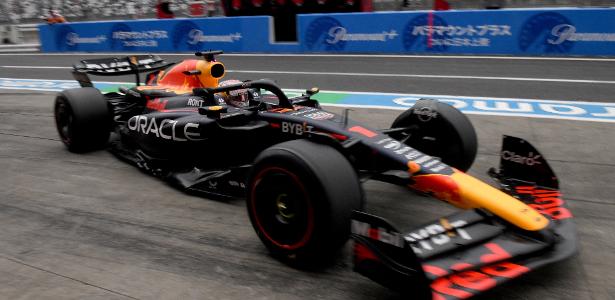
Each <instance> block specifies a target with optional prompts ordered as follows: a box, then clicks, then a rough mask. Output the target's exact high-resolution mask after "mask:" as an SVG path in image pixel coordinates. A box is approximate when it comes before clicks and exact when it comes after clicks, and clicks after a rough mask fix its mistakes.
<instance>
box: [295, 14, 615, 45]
mask: <svg viewBox="0 0 615 300" xmlns="http://www.w3.org/2000/svg"><path fill="white" fill-rule="evenodd" d="M298 21H299V22H298V26H299V34H300V40H301V46H302V50H303V51H305V52H355V53H359V52H366V53H427V54H428V53H441V54H512V55H615V9H612V8H604V9H551V10H546V9H545V10H543V9H541V10H538V9H531V10H530V9H528V10H520V9H515V10H468V11H420V12H390V13H356V14H312V15H301V16H300V17H299V20H298Z"/></svg>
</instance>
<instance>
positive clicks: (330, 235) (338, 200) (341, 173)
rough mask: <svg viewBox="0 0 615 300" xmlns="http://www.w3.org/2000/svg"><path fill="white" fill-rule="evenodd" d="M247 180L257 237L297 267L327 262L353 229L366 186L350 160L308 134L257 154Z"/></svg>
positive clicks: (250, 214) (278, 255) (252, 219)
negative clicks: (353, 221)
mask: <svg viewBox="0 0 615 300" xmlns="http://www.w3.org/2000/svg"><path fill="white" fill-rule="evenodd" d="M248 182H249V184H248V201H247V206H248V214H249V216H250V221H251V222H252V226H253V227H254V229H255V230H256V233H257V235H258V237H259V238H260V239H261V241H262V242H263V243H264V244H265V246H266V247H267V248H268V249H269V250H270V252H271V253H272V254H273V255H274V256H275V257H277V258H280V259H282V260H283V261H284V262H286V263H289V264H291V265H293V266H295V267H300V268H305V267H307V268H309V267H318V266H325V265H326V264H328V263H330V262H331V261H332V260H331V258H333V257H335V254H336V253H337V252H338V250H339V248H341V246H342V245H343V244H344V243H345V242H346V240H347V239H348V236H349V233H350V216H351V213H352V211H353V210H356V209H360V208H361V205H362V195H363V191H362V188H361V184H360V182H359V178H358V177H357V174H356V172H355V170H354V168H353V167H352V166H351V165H350V163H349V162H348V160H347V159H346V158H345V157H344V156H343V155H342V154H341V153H339V152H338V151H337V150H335V149H334V148H332V147H329V146H326V145H321V144H316V143H313V142H310V141H307V140H293V141H289V142H284V143H281V144H278V145H275V146H272V147H270V148H268V149H266V150H265V151H263V152H262V153H261V154H260V155H259V156H258V157H257V158H256V162H255V165H254V167H253V169H252V171H251V174H250V177H249V181H248Z"/></svg>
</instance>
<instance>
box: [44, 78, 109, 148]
mask: <svg viewBox="0 0 615 300" xmlns="http://www.w3.org/2000/svg"><path fill="white" fill-rule="evenodd" d="M54 116H55V122H56V128H57V129H58V134H59V135H60V139H61V140H62V142H63V143H64V145H66V147H67V148H68V150H69V151H71V152H85V151H90V150H97V149H101V148H103V147H104V146H105V145H106V143H107V141H108V140H109V133H110V124H111V113H110V112H109V107H108V104H107V101H106V100H105V98H104V97H103V95H102V94H101V93H100V91H98V90H97V89H95V88H78V89H69V90H64V91H62V92H60V93H59V94H58V95H57V97H56V101H55V105H54Z"/></svg>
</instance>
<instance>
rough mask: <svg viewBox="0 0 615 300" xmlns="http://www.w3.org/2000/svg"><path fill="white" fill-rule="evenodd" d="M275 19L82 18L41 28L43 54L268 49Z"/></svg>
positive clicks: (260, 17)
mask: <svg viewBox="0 0 615 300" xmlns="http://www.w3.org/2000/svg"><path fill="white" fill-rule="evenodd" d="M269 20H270V17H267V16H257V17H233V18H206V19H173V20H134V21H109V22H80V23H65V24H54V25H46V24H44V25H40V27H39V32H40V37H41V50H42V51H43V52H64V51H86V52H101V51H118V52H124V51H126V52H133V51H135V52H188V51H195V50H202V49H221V50H224V51H228V52H248V51H266V49H267V46H268V45H269V44H270V43H269Z"/></svg>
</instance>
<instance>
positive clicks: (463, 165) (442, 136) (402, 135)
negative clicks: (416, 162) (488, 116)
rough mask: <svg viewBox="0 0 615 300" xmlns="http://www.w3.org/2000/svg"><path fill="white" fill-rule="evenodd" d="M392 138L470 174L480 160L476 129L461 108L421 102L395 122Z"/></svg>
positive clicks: (432, 102)
mask: <svg viewBox="0 0 615 300" xmlns="http://www.w3.org/2000/svg"><path fill="white" fill-rule="evenodd" d="M391 128H392V129H395V128H399V129H403V128H406V129H405V130H399V131H391V132H390V133H389V135H390V136H391V137H392V138H395V139H397V140H399V141H402V142H403V143H405V144H406V145H408V146H410V147H413V148H415V149H417V150H419V151H421V152H423V153H425V154H428V155H431V156H435V157H439V158H440V159H441V160H442V162H444V163H446V164H448V165H449V166H452V167H455V168H457V169H459V170H461V171H464V172H465V171H467V170H468V169H470V167H471V166H472V163H473V162H474V159H475V158H476V152H477V149H478V142H477V138H476V132H475V131H474V126H472V123H471V122H470V120H469V119H468V118H467V117H466V116H465V115H464V114H463V113H462V112H460V111H459V110H458V109H456V108H454V107H452V106H451V105H448V104H446V103H442V102H438V101H437V100H424V99H421V100H418V101H417V102H416V104H415V105H414V106H412V108H410V109H408V110H406V111H405V112H403V113H402V114H401V115H399V116H398V117H397V119H395V121H393V124H392V125H391Z"/></svg>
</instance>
